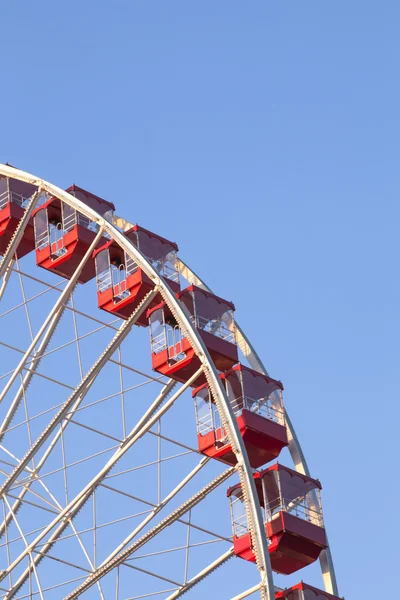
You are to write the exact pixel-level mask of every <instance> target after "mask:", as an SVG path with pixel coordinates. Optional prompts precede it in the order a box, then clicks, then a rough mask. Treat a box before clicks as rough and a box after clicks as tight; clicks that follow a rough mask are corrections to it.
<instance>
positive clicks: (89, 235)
mask: <svg viewBox="0 0 400 600" xmlns="http://www.w3.org/2000/svg"><path fill="white" fill-rule="evenodd" d="M66 191H67V192H69V193H70V194H71V195H72V196H75V197H76V198H77V199H78V200H80V201H81V202H83V203H84V204H86V205H87V206H89V207H90V208H92V209H93V210H95V211H96V212H97V213H98V214H99V215H100V216H104V215H105V214H106V213H108V212H110V211H114V210H115V206H114V204H112V203H111V202H107V200H103V199H102V198H99V197H98V196H94V195H93V194H91V193H90V192H87V191H86V190H83V189H82V188H79V187H77V186H76V185H72V186H71V187H69V188H68V189H67V190H66ZM33 214H34V222H35V243H36V263H37V264H38V265H39V267H42V268H44V269H48V270H49V271H52V272H54V273H57V274H58V275H61V276H62V277H65V278H66V279H70V278H71V277H72V275H73V273H74V272H75V270H76V268H77V266H78V265H79V263H80V262H81V260H82V258H83V257H84V255H85V253H86V252H87V251H88V249H89V247H90V245H91V243H92V242H93V240H94V238H95V237H96V235H97V231H98V225H97V224H96V223H95V222H94V221H91V220H90V219H89V218H88V217H86V216H85V215H83V214H81V213H80V212H79V211H77V210H76V209H74V208H72V207H71V206H69V204H66V203H65V202H62V201H61V200H59V199H58V198H54V197H53V198H50V200H49V201H48V202H46V203H45V204H43V205H42V206H40V207H39V208H37V209H36V210H35V211H34V213H33ZM105 239H106V238H104V239H103V240H101V241H100V242H99V244H100V245H101V244H104V242H105ZM94 276H95V266H94V261H93V260H91V259H89V260H88V261H87V262H86V265H85V266H84V267H83V270H82V272H81V274H80V276H79V279H78V281H79V283H86V282H87V281H89V280H90V279H92V278H93V277H94Z"/></svg>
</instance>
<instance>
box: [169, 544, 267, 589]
mask: <svg viewBox="0 0 400 600" xmlns="http://www.w3.org/2000/svg"><path fill="white" fill-rule="evenodd" d="M232 556H234V553H233V548H230V549H229V550H227V551H226V552H225V553H224V554H222V556H219V557H218V558H217V559H216V560H214V561H213V562H212V563H211V564H209V565H208V566H207V567H206V568H205V569H203V570H202V571H200V573H197V575H195V576H194V577H192V579H190V580H189V581H188V582H187V583H185V585H182V586H181V587H180V588H179V590H176V592H173V593H172V594H171V595H170V596H168V598H166V599H165V600H176V598H180V597H181V596H183V594H186V592H188V591H189V590H190V589H191V588H192V587H193V586H195V585H196V584H197V583H200V581H201V580H202V579H205V578H206V577H208V575H211V573H213V572H214V571H215V569H218V568H219V567H221V566H222V565H223V564H224V563H226V562H227V561H228V560H229V559H230V558H232ZM258 587H260V586H258Z"/></svg>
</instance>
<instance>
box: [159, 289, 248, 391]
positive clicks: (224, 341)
mask: <svg viewBox="0 0 400 600" xmlns="http://www.w3.org/2000/svg"><path fill="white" fill-rule="evenodd" d="M177 297H178V298H179V300H180V301H181V302H182V303H183V304H184V305H185V306H186V308H187V310H188V312H189V314H190V316H191V319H192V322H193V325H194V327H195V328H196V329H197V331H198V333H199V335H200V337H201V338H202V340H203V342H204V344H205V345H206V347H207V350H208V352H209V353H210V356H211V358H212V360H213V362H214V364H215V366H216V368H217V369H218V370H219V371H226V370H228V369H230V368H231V367H233V365H234V364H235V363H237V362H238V350H237V346H236V336H235V323H234V318H233V313H234V310H235V307H234V305H233V304H232V303H231V302H228V301H227V300H224V299H223V298H219V297H218V296H215V295H214V294H211V293H210V292H206V291H205V290H202V289H200V288H198V287H197V286H195V285H191V286H189V287H187V288H186V289H184V290H182V291H181V292H179V293H178V294H177ZM147 317H148V319H149V323H150V341H151V352H152V355H151V357H152V364H153V369H154V370H155V371H158V372H159V373H162V374H163V375H166V376H167V377H170V378H171V379H175V380H176V381H181V382H186V381H188V379H190V377H191V376H192V375H194V373H195V372H196V371H197V370H198V369H199V367H200V360H199V359H198V358H197V356H196V354H195V352H194V350H193V348H192V346H191V344H190V342H189V340H188V338H187V337H186V336H185V334H184V332H182V331H181V330H180V328H179V326H178V324H177V323H176V321H175V319H174V317H173V315H172V314H171V311H170V310H169V308H168V306H167V305H166V304H165V302H162V303H161V304H159V305H158V306H156V307H154V308H153V309H151V310H149V311H148V312H147ZM204 382H205V377H204V376H200V377H199V378H198V379H197V380H196V382H194V383H193V386H198V385H200V384H202V383H204Z"/></svg>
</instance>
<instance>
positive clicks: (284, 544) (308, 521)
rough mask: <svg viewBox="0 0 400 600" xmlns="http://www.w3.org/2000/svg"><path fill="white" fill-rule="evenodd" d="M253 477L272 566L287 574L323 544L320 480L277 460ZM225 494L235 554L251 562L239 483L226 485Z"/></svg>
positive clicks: (312, 556) (311, 557) (310, 558)
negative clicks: (262, 512)
mask: <svg viewBox="0 0 400 600" xmlns="http://www.w3.org/2000/svg"><path fill="white" fill-rule="evenodd" d="M253 477H254V480H255V484H256V488H257V492H258V497H259V500H260V505H261V506H262V507H263V509H264V513H265V530H266V534H267V538H268V541H269V547H268V551H269V555H270V559H271V566H272V569H273V570H274V571H276V572H277V573H283V574H285V575H289V574H290V573H294V572H295V571H298V570H299V569H302V568H303V567H305V566H307V565H309V564H311V563H313V562H315V561H316V560H317V559H318V557H319V555H320V553H321V552H322V550H323V549H324V548H326V546H327V541H326V535H325V529H324V523H323V518H322V508H321V499H320V493H319V492H320V490H321V484H320V482H319V481H318V480H316V479H312V478H311V477H307V476H306V475H302V474H301V473H298V472H297V471H294V470H293V469H289V468H288V467H284V466H282V465H279V464H275V465H272V466H271V467H269V468H267V469H265V470H263V471H258V472H257V473H254V475H253ZM227 495H228V497H229V499H230V503H231V515H232V524H233V534H234V537H233V546H234V551H235V554H236V555H237V556H240V557H241V558H244V559H245V560H248V561H250V562H254V561H255V556H254V553H253V549H252V546H251V536H250V532H249V530H248V524H247V516H246V512H245V506H244V500H243V493H242V489H241V485H240V484H238V485H236V486H234V487H232V488H229V490H228V492H227Z"/></svg>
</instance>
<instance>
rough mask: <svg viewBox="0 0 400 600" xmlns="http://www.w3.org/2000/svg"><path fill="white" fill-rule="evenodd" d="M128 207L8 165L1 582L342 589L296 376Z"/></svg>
mask: <svg viewBox="0 0 400 600" xmlns="http://www.w3.org/2000/svg"><path fill="white" fill-rule="evenodd" d="M115 210H116V208H115V206H114V205H113V204H112V203H111V202H110V201H106V200H104V199H102V198H101V197H99V196H97V195H94V194H93V193H91V192H89V191H87V190H85V189H83V188H80V187H78V186H76V185H72V186H71V187H70V188H68V189H67V190H66V191H64V190H62V189H60V188H58V187H57V186H55V185H52V184H50V183H48V182H46V181H43V180H42V179H40V178H38V177H35V176H33V175H30V174H28V173H25V172H23V171H20V170H18V169H15V168H14V167H11V166H8V165H0V254H1V257H2V258H1V262H0V278H1V283H0V300H1V304H0V325H1V336H0V349H1V350H0V351H1V371H0V379H1V382H0V496H1V507H0V508H1V515H0V548H1V551H0V599H4V600H11V598H14V599H20V600H22V599H23V598H35V599H36V598H38V599H45V600H59V599H60V598H65V599H68V600H72V599H74V598H81V597H82V598H85V599H86V598H88V599H90V598H93V599H95V598H100V599H103V600H111V599H116V600H134V599H139V598H165V599H168V600H172V599H175V598H179V597H181V596H183V595H184V594H186V593H187V594H188V597H192V598H200V597H201V598H203V597H204V596H206V595H208V596H209V597H210V598H221V599H224V598H232V599H235V600H239V599H241V598H247V597H260V596H261V598H263V599H264V600H273V599H280V598H282V599H283V598H286V599H287V600H311V599H312V600H338V598H339V595H338V594H339V592H338V588H337V583H336V579H335V573H334V568H333V562H332V557H331V553H330V550H329V544H328V539H327V535H326V531H325V527H324V522H323V515H322V507H321V498H320V489H321V483H320V482H319V481H318V480H317V479H314V478H312V477H311V474H310V472H309V470H308V466H307V463H306V460H305V457H304V454H303V452H302V449H301V446H300V443H299V441H298V439H297V437H296V434H295V430H294V428H293V425H292V423H291V421H290V419H289V416H288V413H287V411H286V409H285V407H284V404H283V385H282V383H281V381H280V380H279V379H278V378H273V377H271V376H270V375H269V374H268V373H267V370H266V369H265V367H264V366H263V364H262V362H261V360H260V358H259V357H258V355H257V353H256V351H255V350H254V349H253V347H252V346H251V343H250V341H249V340H248V339H247V338H246V336H245V333H244V332H243V331H242V329H241V328H240V326H239V325H238V323H237V322H236V321H235V317H234V312H235V307H234V304H233V303H232V302H230V301H228V300H226V299H224V298H223V297H220V296H217V295H215V294H214V293H213V291H212V290H210V289H209V288H208V286H207V284H206V282H205V281H203V280H202V279H200V277H198V276H197V275H196V274H195V273H194V272H193V271H192V270H191V269H190V268H189V267H188V266H187V265H186V264H185V263H184V262H183V260H182V259H181V258H180V257H179V248H178V246H177V244H176V243H174V242H172V241H169V240H168V239H167V238H165V237H163V236H161V235H158V234H156V233H155V232H152V231H150V230H149V229H147V228H144V227H141V226H139V225H134V224H132V223H130V222H129V221H127V220H125V219H123V218H121V217H118V216H117V215H116V214H115ZM129 216H130V215H128V217H129ZM162 233H163V235H164V232H162ZM278 458H279V462H277V460H278ZM318 564H319V566H320V571H321V572H322V579H321V576H319V580H318V579H315V578H316V577H317V578H318V574H316V570H317V568H316V567H317V565H318ZM310 565H314V566H310ZM305 567H307V569H306V571H303V568H305ZM303 573H304V574H305V575H304V577H305V578H306V579H307V578H308V573H310V579H314V580H316V583H313V584H311V581H310V584H308V583H303V581H302V580H303ZM300 580H301V581H300ZM299 581H300V583H299ZM320 588H324V590H323V589H320Z"/></svg>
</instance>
